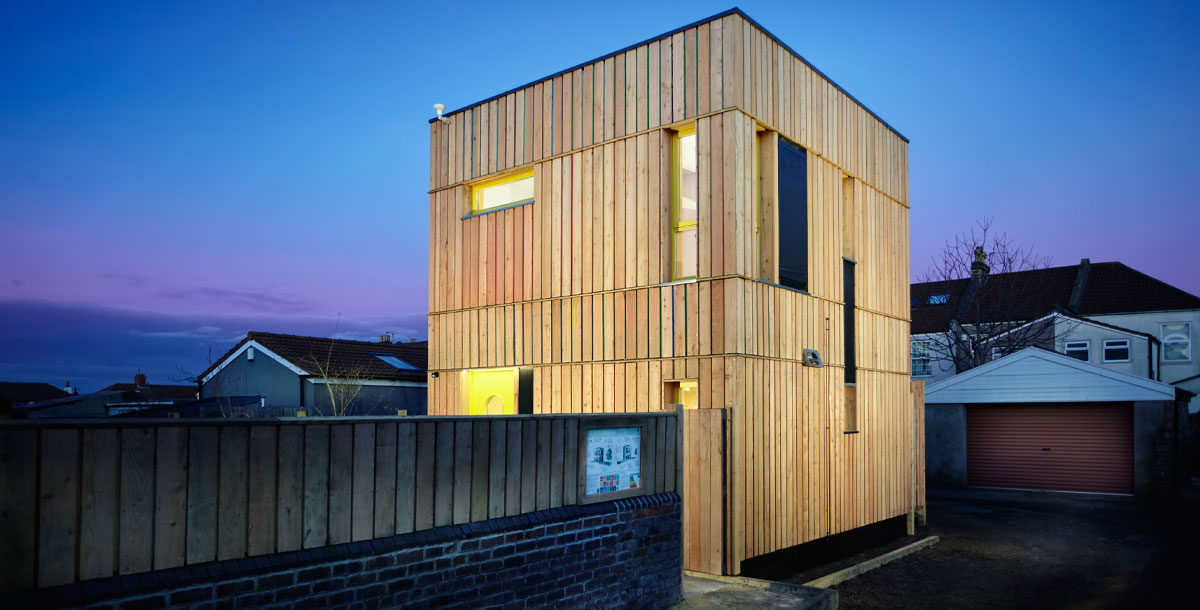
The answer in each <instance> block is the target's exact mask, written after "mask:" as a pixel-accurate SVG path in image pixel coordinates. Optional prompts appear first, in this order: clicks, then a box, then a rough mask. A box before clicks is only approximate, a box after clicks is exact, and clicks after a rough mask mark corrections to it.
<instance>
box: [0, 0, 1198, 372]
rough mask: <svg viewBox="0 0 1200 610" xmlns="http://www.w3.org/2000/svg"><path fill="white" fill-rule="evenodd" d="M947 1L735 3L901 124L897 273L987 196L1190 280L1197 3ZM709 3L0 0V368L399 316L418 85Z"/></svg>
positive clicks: (175, 360) (1051, 248)
mask: <svg viewBox="0 0 1200 610" xmlns="http://www.w3.org/2000/svg"><path fill="white" fill-rule="evenodd" d="M247 4H248V5H249V6H246V5H247ZM960 4H961V3H953V2H946V3H898V2H838V3H828V2H827V3H799V2H780V3H777V4H776V3H765V2H743V3H741V4H740V6H741V8H742V9H743V10H745V11H746V12H747V13H748V14H749V15H750V16H751V17H753V18H754V19H756V20H757V21H759V22H760V23H761V24H763V25H764V26H765V27H766V28H767V29H769V30H770V31H772V32H773V33H774V34H775V35H776V36H778V37H779V38H781V39H782V40H783V41H784V42H786V43H787V44H789V45H790V46H791V47H792V48H794V49H796V50H797V51H799V52H800V53H801V54H803V55H804V56H805V57H806V58H807V59H808V60H809V61H811V62H812V63H813V64H815V65H816V66H817V67H818V68H820V69H821V70H822V71H824V72H825V73H826V74H828V75H830V76H831V77H832V78H833V79H835V80H836V81H837V82H838V83H839V84H841V85H842V86H843V87H845V88H846V89H847V90H849V91H850V92H851V93H853V94H854V95H855V96H856V97H857V98H858V99H860V100H862V101H863V102H864V103H865V104H867V105H868V106H869V107H870V108H871V109H872V110H874V111H875V112H876V113H878V114H879V115H880V116H881V117H883V118H884V119H885V120H887V121H888V122H889V123H891V124H892V125H894V126H895V127H896V128H897V129H899V130H900V132H901V133H903V134H904V135H906V136H908V137H909V138H910V139H911V140H912V144H911V146H910V148H909V160H910V184H911V189H910V196H911V203H912V261H913V271H914V273H919V272H920V271H922V270H923V269H924V268H925V267H926V266H927V264H928V261H929V259H930V256H931V255H933V254H934V253H935V251H936V250H937V248H939V247H940V246H941V244H942V243H943V242H945V241H946V239H948V238H949V237H951V236H952V235H953V234H954V233H956V232H961V231H964V230H967V229H969V228H970V227H971V225H972V224H973V223H974V222H975V221H976V220H979V219H980V218H982V217H984V216H994V217H995V218H996V221H995V222H996V226H997V227H998V228H1000V229H1002V230H1005V231H1007V232H1008V233H1009V234H1010V235H1011V236H1012V237H1014V238H1016V239H1017V240H1018V241H1020V242H1023V243H1025V244H1027V245H1031V246H1033V247H1034V248H1036V249H1037V250H1038V251H1039V252H1040V253H1041V254H1043V255H1047V256H1050V257H1051V258H1052V261H1053V264H1056V265H1067V264H1074V263H1076V262H1078V260H1079V259H1080V258H1082V257H1089V258H1091V259H1092V260H1093V261H1095V262H1100V261H1110V260H1119V261H1122V262H1125V263H1126V264H1128V265H1130V266H1132V267H1134V268H1136V269H1139V270H1141V271H1144V272H1146V273H1149V274H1150V275H1153V276H1155V277H1158V278H1160V279H1162V280H1164V281H1167V282H1169V283H1171V284H1174V285H1176V286H1178V287H1180V288H1183V289H1185V290H1188V291H1189V292H1192V293H1200V271H1197V265H1196V261H1197V255H1196V254H1195V253H1194V252H1193V251H1191V250H1190V248H1188V247H1187V244H1194V243H1196V235H1197V229H1198V227H1200V222H1198V221H1200V200H1198V199H1200V197H1198V196H1197V194H1198V193H1200V184H1198V182H1200V172H1197V171H1196V170H1195V169H1194V167H1193V165H1194V164H1193V162H1192V157H1193V156H1194V154H1193V150H1194V149H1195V143H1196V142H1198V141H1200V43H1198V42H1197V41H1196V36H1195V35H1194V34H1195V32H1197V31H1200V10H1198V9H1197V6H1196V4H1195V3H1191V2H1153V1H1149V2H1121V3H1093V2H1078V3H1051V5H1050V6H1045V5H1044V4H1045V3H1041V2H1030V3H1021V2H1009V3H1004V4H1002V5H993V6H991V7H979V8H976V7H968V8H964V7H962V6H960ZM1097 4H1102V6H1098V5H1097ZM729 7H730V4H728V3H715V2H706V1H696V2H687V3H679V4H667V3H648V2H640V1H639V2H621V1H617V2H604V3H578V5H577V6H575V7H572V8H567V7H565V6H564V5H563V3H560V2H545V3H530V4H528V5H520V6H514V5H510V4H505V5H500V4H497V3H487V4H479V5H473V4H472V3H463V2H456V3H429V4H413V5H412V6H406V5H402V4H400V3H393V2H379V3H356V4H354V5H353V6H352V7H346V8H342V9H339V8H334V7H333V6H332V5H329V6H324V5H319V4H317V3H313V4H312V5H303V6H302V5H297V4H295V3H277V4H267V3H222V2H212V3H191V4H188V5H183V4H182V3H120V4H118V3H78V4H72V3H66V4H60V3H34V2H28V3H6V4H5V5H4V6H3V7H2V8H0V83H3V93H2V94H0V206H3V208H2V209H3V215H2V216H0V218H2V221H0V314H4V320H3V321H2V322H0V380H33V381H50V382H53V383H55V384H57V385H61V384H62V382H63V381H66V380H67V379H71V380H73V382H74V383H75V385H78V386H82V387H83V388H84V389H85V390H93V389H97V388H98V387H101V386H103V385H108V384H109V383H114V382H117V381H130V380H131V379H132V376H133V374H134V373H135V372H136V370H137V369H142V370H144V371H145V372H147V374H148V375H149V376H150V378H151V382H155V381H157V382H160V383H161V382H166V381H168V377H170V376H177V373H176V371H177V369H178V368H184V369H186V370H191V371H193V372H195V371H198V370H201V369H203V368H205V366H207V364H208V362H207V359H208V354H209V353H210V351H211V352H214V357H215V356H217V355H219V354H220V353H222V352H223V351H224V350H225V349H227V348H228V347H229V346H230V345H231V343H232V341H234V340H235V339H236V338H237V337H239V336H241V335H243V334H244V333H245V332H246V331H247V330H251V329H255V330H268V331H277V332H295V333H300V334H316V335H329V334H332V333H333V332H334V330H335V329H337V330H338V331H339V332H341V333H343V334H345V335H347V336H354V337H364V338H365V337H368V336H373V335H377V334H380V333H382V332H388V331H390V332H395V333H397V335H398V336H400V337H423V336H424V334H425V326H424V318H423V313H424V312H425V309H426V296H425V294H426V289H427V288H426V287H427V271H426V262H427V261H426V259H427V249H426V248H427V213H428V212H427V211H428V207H427V206H428V201H427V198H426V195H425V192H426V190H427V188H428V169H427V168H428V125H427V120H428V118H429V117H430V116H431V115H432V108H431V106H432V104H433V103H434V102H442V103H445V104H446V105H447V107H449V108H458V107H461V106H464V105H467V104H470V103H473V102H476V101H478V100H480V99H483V98H486V97H488V96H490V95H493V94H495V93H498V92H500V91H504V90H507V89H509V88H512V87H514V86H516V85H520V84H524V83H526V82H529V81H531V80H534V79H536V78H539V77H543V76H546V75H548V74H551V73H553V72H556V71H558V70H560V69H562V68H565V67H568V66H571V65H574V64H577V63H580V62H582V61H585V60H588V59H591V58H594V57H596V56H599V55H602V54H604V53H607V52H609V51H612V50H615V49H618V48H621V47H624V46H626V45H629V44H631V43H634V42H637V41H640V40H643V39H645V38H648V37H651V36H653V35H656V34H659V33H662V32H665V31H667V30H671V29H674V28H676V27H679V26H681V25H684V24H686V23H689V22H691V21H694V20H697V19H700V18H703V17H707V16H709V15H712V14H714V13H718V12H720V11H722V10H725V9H727V8H729ZM579 23H584V24H586V27H583V28H580V27H578V26H577V24H579ZM339 313H340V321H339Z"/></svg>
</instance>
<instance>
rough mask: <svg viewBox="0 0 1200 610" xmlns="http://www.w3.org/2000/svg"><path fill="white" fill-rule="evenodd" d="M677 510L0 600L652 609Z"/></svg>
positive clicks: (547, 515) (345, 549) (97, 604)
mask: <svg viewBox="0 0 1200 610" xmlns="http://www.w3.org/2000/svg"><path fill="white" fill-rule="evenodd" d="M680 511H681V506H680V502H679V496H678V495H677V494H675V493H666V494H656V495H653V496H642V497H638V498H631V499H627V500H617V501H614V502H604V503H599V504H591V505H587V506H571V507H564V508H557V509H551V510H546V511H539V512H537V513H530V514H526V515H521V516H520V517H518V518H512V517H509V518H503V519H494V520H491V521H484V522H479V523H473V524H471V527H470V528H469V529H467V528H463V527H460V526H451V527H439V528H435V529H433V530H428V531H426V532H419V533H416V534H405V535H402V536H396V537H393V538H387V539H380V540H376V541H370V542H367V543H350V544H345V545H336V546H333V547H324V548H323V549H312V550H310V551H301V552H292V553H280V554H276V555H271V556H267V557H266V558H265V560H264V561H262V562H255V561H249V562H247V561H246V560H244V559H243V560H229V561H221V562H213V563H211V564H202V565H197V566H188V567H187V568H177V569H175V570H161V571H158V572H150V573H147V574H144V575H135V576H137V578H130V577H128V576H126V577H113V578H110V579H99V580H97V581H88V583H84V584H87V585H90V586H87V587H79V586H71V587H59V588H54V589H43V590H39V591H33V592H28V593H24V594H18V595H15V596H9V597H7V598H6V597H2V596H0V606H7V605H9V604H13V606H12V607H24V606H46V605H50V606H88V607H94V608H122V609H124V608H131V609H132V608H146V609H149V608H164V607H172V608H191V609H199V608H230V609H236V608H262V607H270V608H512V609H514V610H516V609H525V608H541V607H550V606H553V607H556V608H563V607H600V606H603V607H636V608H661V607H665V606H669V605H671V604H673V603H675V602H676V601H678V600H679V597H680V581H681V578H682V548H681V515H680ZM468 531H469V532H472V533H470V534H468V533H467V532H468ZM373 543H374V544H373ZM381 548H382V549H386V550H384V551H383V552H379V549H381ZM318 550H320V551H321V552H313V551H318ZM255 559H262V558H255ZM51 600H53V601H51Z"/></svg>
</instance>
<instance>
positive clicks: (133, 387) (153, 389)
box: [100, 383, 196, 400]
mask: <svg viewBox="0 0 1200 610" xmlns="http://www.w3.org/2000/svg"><path fill="white" fill-rule="evenodd" d="M100 391H101V392H138V393H139V394H142V395H143V396H144V398H145V399H146V400H173V399H177V398H186V399H188V400H192V399H195V398H196V386H194V385H163V384H147V385H145V386H143V387H141V388H139V387H138V386H137V384H133V383H114V384H112V385H110V386H108V387H107V388H104V389H102V390H100Z"/></svg>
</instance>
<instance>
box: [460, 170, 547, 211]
mask: <svg viewBox="0 0 1200 610" xmlns="http://www.w3.org/2000/svg"><path fill="white" fill-rule="evenodd" d="M532 201H533V172H532V171H527V172H522V173H519V174H512V175H509V176H504V177H503V178H497V179H495V180H489V181H488V182H484V183H482V184H479V185H476V186H475V187H474V188H472V189H471V210H472V211H473V212H484V211H487V210H494V209H496V208H504V207H509V206H514V205H519V204H522V203H530V202H532Z"/></svg>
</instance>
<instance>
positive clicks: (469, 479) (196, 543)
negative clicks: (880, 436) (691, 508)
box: [0, 413, 677, 605]
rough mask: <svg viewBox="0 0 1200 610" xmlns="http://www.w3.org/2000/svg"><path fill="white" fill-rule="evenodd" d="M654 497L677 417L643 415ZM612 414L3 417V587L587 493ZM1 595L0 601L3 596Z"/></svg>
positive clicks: (444, 519) (535, 507) (645, 474)
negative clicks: (589, 449) (584, 486)
mask: <svg viewBox="0 0 1200 610" xmlns="http://www.w3.org/2000/svg"><path fill="white" fill-rule="evenodd" d="M639 419H640V420H641V422H639V423H642V424H644V428H643V429H644V432H643V433H644V434H645V435H646V439H645V440H646V443H647V447H648V448H649V450H648V451H647V454H646V455H643V456H642V462H641V464H642V485H641V488H642V490H643V491H644V492H646V493H659V492H664V493H665V492H674V491H676V490H677V486H676V482H677V475H676V469H677V459H676V455H677V449H676V447H677V443H676V436H677V432H676V429H677V423H676V421H677V420H676V415H675V414H674V413H657V414H646V415H643V416H639ZM609 420H611V421H612V422H613V423H614V424H616V425H622V426H626V425H629V421H628V418H624V417H623V418H607V417H603V416H590V417H589V416H581V417H570V416H565V417H564V416H558V417H541V416H538V417H503V418H500V417H494V418H479V417H473V418H445V417H442V418H424V417H419V418H381V419H374V418H353V419H350V418H295V419H279V420H251V419H229V420H178V419H176V420H165V421H164V420H122V421H113V420H102V421H91V420H89V421H63V422H54V423H44V422H36V423H34V422H30V423H24V422H20V423H18V422H9V423H4V424H2V425H0V517H2V519H0V549H3V550H4V551H3V552H0V593H5V592H9V591H21V590H26V589H32V588H35V587H37V588H43V587H50V586H55V585H64V584H70V583H73V582H76V581H85V580H89V579H95V578H101V577H109V576H115V575H124V574H136V573H141V572H148V571H151V570H164V569H170V568H177V567H180V566H185V565H187V566H191V565H195V564H202V563H206V562H212V561H220V560H230V559H239V558H245V557H254V556H260V555H268V554H272V553H282V552H289V551H297V550H300V549H312V548H317V547H324V546H327V545H338V544H345V543H350V542H357V541H365V540H372V539H377V538H386V537H390V536H394V535H397V534H405V533H408V532H420V531H423V530H428V529H430V528H434V527H439V526H447V525H459V524H465V523H473V522H480V521H486V520H489V519H497V518H502V517H510V516H514V515H522V514H527V513H531V512H534V511H540V510H547V509H553V508H558V507H562V506H571V505H575V504H580V503H582V502H581V501H582V500H583V498H581V497H579V493H578V492H579V487H578V481H579V478H578V466H579V464H578V455H579V442H580V440H579V436H580V424H581V422H582V423H596V424H600V425H604V424H605V423H606V421H609ZM0 605H2V604H0Z"/></svg>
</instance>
